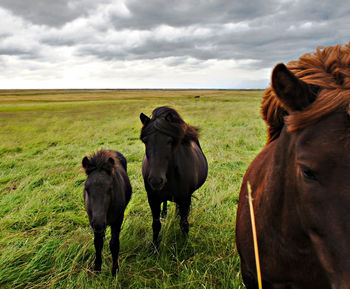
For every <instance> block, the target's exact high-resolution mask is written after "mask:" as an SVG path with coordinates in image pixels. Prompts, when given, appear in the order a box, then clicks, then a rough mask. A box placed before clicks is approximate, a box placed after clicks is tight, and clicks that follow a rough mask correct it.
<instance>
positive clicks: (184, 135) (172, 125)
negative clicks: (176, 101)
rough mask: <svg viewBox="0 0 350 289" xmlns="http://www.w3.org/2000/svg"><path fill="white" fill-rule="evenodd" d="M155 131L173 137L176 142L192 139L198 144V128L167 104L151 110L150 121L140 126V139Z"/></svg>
mask: <svg viewBox="0 0 350 289" xmlns="http://www.w3.org/2000/svg"><path fill="white" fill-rule="evenodd" d="M156 131H159V132H161V133H163V134H166V135H168V136H171V137H173V138H174V139H175V140H176V141H177V143H178V144H179V143H187V142H189V141H194V142H196V143H197V144H198V145H199V141H198V128H196V127H194V126H191V125H189V124H187V123H186V122H185V121H184V120H183V119H182V118H181V116H180V115H179V114H178V112H177V111H176V110H174V109H173V108H170V107H167V106H161V107H157V108H156V109H155V110H153V112H152V118H151V120H150V122H149V123H148V124H146V125H144V126H143V127H142V130H141V139H142V138H144V137H146V136H147V135H149V134H151V133H154V132H156Z"/></svg>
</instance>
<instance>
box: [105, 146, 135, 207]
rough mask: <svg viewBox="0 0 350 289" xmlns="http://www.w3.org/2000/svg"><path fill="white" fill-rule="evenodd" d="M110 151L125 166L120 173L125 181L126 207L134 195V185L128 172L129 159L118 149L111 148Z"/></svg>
mask: <svg viewBox="0 0 350 289" xmlns="http://www.w3.org/2000/svg"><path fill="white" fill-rule="evenodd" d="M110 152H113V153H114V154H115V156H116V158H117V160H118V161H119V163H120V164H121V167H122V168H123V169H122V170H120V171H119V174H120V175H121V177H122V180H123V183H124V190H123V192H124V194H125V207H126V206H127V204H128V203H129V201H130V199H131V195H132V187H131V183H130V180H129V177H128V174H127V160H126V158H125V157H124V155H123V154H122V153H120V152H118V151H114V150H110Z"/></svg>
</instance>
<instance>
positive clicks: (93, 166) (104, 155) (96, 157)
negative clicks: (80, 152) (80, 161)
mask: <svg viewBox="0 0 350 289" xmlns="http://www.w3.org/2000/svg"><path fill="white" fill-rule="evenodd" d="M110 159H112V160H113V161H114V164H112V163H111V162H110ZM118 165H119V160H118V159H117V157H116V155H115V153H114V152H112V151H108V150H99V151H98V152H96V153H94V154H93V155H91V156H89V167H88V169H87V170H88V171H87V173H90V172H92V171H94V170H99V171H102V170H104V171H107V172H109V173H114V171H115V169H116V167H117V166H118Z"/></svg>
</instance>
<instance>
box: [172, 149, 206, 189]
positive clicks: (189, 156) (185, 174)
mask: <svg viewBox="0 0 350 289" xmlns="http://www.w3.org/2000/svg"><path fill="white" fill-rule="evenodd" d="M175 158H176V160H175V162H174V165H175V166H176V167H177V170H178V173H179V175H180V176H179V177H180V179H181V180H182V182H184V183H187V185H188V187H189V188H190V189H189V190H191V191H192V192H193V191H195V190H197V189H199V188H200V187H201V186H202V185H203V184H204V182H205V181H206V179H207V175H208V162H207V159H206V157H205V155H204V153H203V151H202V149H201V148H200V146H198V145H197V143H196V142H191V143H190V144H186V145H182V146H181V148H179V149H178V153H177V154H176V157H175Z"/></svg>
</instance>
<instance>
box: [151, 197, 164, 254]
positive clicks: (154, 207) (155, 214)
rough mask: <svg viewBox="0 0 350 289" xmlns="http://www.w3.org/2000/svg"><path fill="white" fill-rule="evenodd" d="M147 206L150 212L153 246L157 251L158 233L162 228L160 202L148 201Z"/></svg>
mask: <svg viewBox="0 0 350 289" xmlns="http://www.w3.org/2000/svg"><path fill="white" fill-rule="evenodd" d="M149 205H150V207H151V211H152V218H153V222H152V229H153V245H154V247H155V248H156V250H158V248H159V232H160V229H161V227H162V224H161V223H160V219H159V217H160V202H159V201H149Z"/></svg>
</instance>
